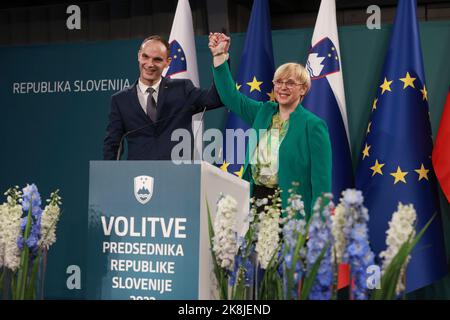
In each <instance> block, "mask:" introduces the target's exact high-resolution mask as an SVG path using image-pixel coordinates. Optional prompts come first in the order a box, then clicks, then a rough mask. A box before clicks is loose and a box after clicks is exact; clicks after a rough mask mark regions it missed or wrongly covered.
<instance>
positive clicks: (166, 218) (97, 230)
mask: <svg viewBox="0 0 450 320" xmlns="http://www.w3.org/2000/svg"><path fill="white" fill-rule="evenodd" d="M220 193H224V194H228V195H230V196H232V197H234V198H235V199H236V201H237V202H238V222H237V225H238V226H239V227H240V229H239V230H238V233H239V234H240V235H244V234H245V232H246V230H247V229H248V223H247V224H246V223H245V216H246V215H247V214H248V210H249V183H248V182H247V181H245V180H242V179H240V178H238V177H236V176H234V175H231V174H229V173H227V172H223V171H222V170H220V169H219V168H217V167H215V166H212V165H210V164H208V163H206V162H201V163H198V164H180V165H176V164H173V163H172V162H171V161H91V162H90V172H89V218H88V247H87V251H86V252H87V271H86V280H87V281H86V298H87V299H102V300H103V299H112V300H116V299H127V300H128V299H133V300H153V299H171V300H172V299H174V300H175V299H182V300H196V299H215V298H217V296H216V291H215V289H214V281H215V280H214V274H213V271H212V270H213V265H212V258H211V253H210V249H209V233H208V213H207V206H206V203H208V205H209V208H210V212H211V218H212V219H214V216H215V213H216V203H217V200H218V199H219V196H220Z"/></svg>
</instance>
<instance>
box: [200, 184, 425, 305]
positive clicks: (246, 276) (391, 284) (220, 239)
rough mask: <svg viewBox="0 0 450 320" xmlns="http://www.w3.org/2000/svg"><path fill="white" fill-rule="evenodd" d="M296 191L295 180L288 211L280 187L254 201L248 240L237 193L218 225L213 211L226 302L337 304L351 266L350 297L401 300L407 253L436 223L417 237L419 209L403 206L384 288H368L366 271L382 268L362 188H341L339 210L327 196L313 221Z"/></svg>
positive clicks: (392, 234)
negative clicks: (340, 276)
mask: <svg viewBox="0 0 450 320" xmlns="http://www.w3.org/2000/svg"><path fill="white" fill-rule="evenodd" d="M297 187H298V183H293V187H292V189H290V190H288V191H289V193H290V197H289V199H288V206H287V208H286V209H285V210H282V209H281V200H280V193H281V191H280V190H276V191H275V194H274V195H273V196H269V198H268V199H252V200H251V208H250V212H249V214H248V221H249V223H250V224H249V229H248V232H247V234H246V235H245V237H244V238H239V237H238V236H237V233H236V228H235V225H234V221H235V217H236V214H237V209H236V207H237V206H236V201H235V200H234V199H233V198H232V197H231V196H229V195H221V197H220V199H219V201H218V203H217V212H216V216H215V219H214V223H212V222H211V216H210V213H209V208H208V214H209V222H210V241H211V253H212V256H213V261H214V266H215V268H214V273H215V275H216V279H218V284H219V288H220V290H219V291H220V293H221V294H220V298H221V299H229V298H230V299H299V300H306V299H311V300H330V299H337V270H338V266H339V264H341V263H344V264H348V265H349V267H350V268H349V269H350V283H351V285H350V286H349V290H350V295H349V297H350V299H352V300H365V299H369V298H371V299H395V298H396V297H397V296H398V295H399V294H401V292H403V291H404V290H405V270H406V266H407V264H408V262H409V259H410V257H409V254H410V252H411V250H412V248H413V247H414V246H415V244H416V243H417V241H418V240H419V239H420V237H421V235H422V234H423V233H424V232H425V230H426V228H427V227H428V225H429V224H430V223H431V220H430V221H429V222H428V223H427V225H426V226H425V227H424V228H423V229H422V230H421V231H420V232H419V233H418V235H417V236H415V220H416V214H415V210H414V207H413V206H412V205H403V204H401V203H400V204H399V207H398V210H397V211H396V212H394V214H393V216H392V220H391V222H390V223H389V230H388V231H387V232H386V233H387V238H386V244H387V249H386V250H385V251H383V252H381V253H380V255H379V258H380V259H379V260H380V262H381V268H382V277H381V285H380V286H377V287H378V288H380V289H375V290H373V289H371V290H370V289H369V288H368V285H367V283H368V278H369V274H368V270H369V267H371V266H376V264H375V261H376V257H375V255H374V253H373V252H372V250H371V248H370V241H369V240H370V239H369V235H368V227H367V224H368V221H369V213H368V210H367V208H365V207H364V204H363V202H364V198H363V195H362V193H361V191H358V190H355V189H347V190H345V191H343V192H342V196H341V198H340V201H339V203H338V205H337V206H336V207H335V205H334V203H333V201H332V198H333V196H332V195H331V194H323V195H322V196H320V197H318V198H317V200H316V202H315V204H314V206H313V210H312V213H311V216H310V217H309V219H308V218H307V216H306V214H305V211H304V205H303V201H302V198H301V196H300V195H299V194H297V193H296V190H297ZM261 209H263V210H261ZM212 226H214V227H212ZM229 293H230V294H229Z"/></svg>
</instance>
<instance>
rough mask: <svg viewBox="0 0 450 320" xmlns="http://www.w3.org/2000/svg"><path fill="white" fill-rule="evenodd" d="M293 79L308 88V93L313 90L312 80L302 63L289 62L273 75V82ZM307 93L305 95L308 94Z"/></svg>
mask: <svg viewBox="0 0 450 320" xmlns="http://www.w3.org/2000/svg"><path fill="white" fill-rule="evenodd" d="M290 77H293V78H294V79H296V80H297V81H298V82H299V83H301V84H303V85H304V86H305V87H306V93H308V91H309V89H310V88H311V78H310V77H309V73H308V71H306V69H305V67H304V66H302V65H301V64H300V63H295V62H288V63H285V64H282V65H281V66H279V67H278V69H277V70H276V71H275V74H274V75H273V81H277V80H280V79H286V78H290ZM306 93H305V94H306Z"/></svg>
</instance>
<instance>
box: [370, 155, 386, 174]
mask: <svg viewBox="0 0 450 320" xmlns="http://www.w3.org/2000/svg"><path fill="white" fill-rule="evenodd" d="M383 167H384V163H378V159H376V160H375V164H374V165H373V166H372V167H370V169H371V170H372V171H373V173H372V177H373V176H374V175H375V174H377V173H378V174H381V175H383V171H381V168H383Z"/></svg>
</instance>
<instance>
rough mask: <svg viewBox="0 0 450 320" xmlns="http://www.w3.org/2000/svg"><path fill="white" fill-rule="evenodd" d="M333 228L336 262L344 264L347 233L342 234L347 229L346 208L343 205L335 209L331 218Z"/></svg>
mask: <svg viewBox="0 0 450 320" xmlns="http://www.w3.org/2000/svg"><path fill="white" fill-rule="evenodd" d="M331 220H332V228H331V233H332V234H333V237H334V250H333V252H334V254H335V255H336V262H337V263H342V259H343V257H344V253H345V248H346V245H347V241H346V239H345V233H344V232H342V230H344V227H345V222H346V219H345V208H344V206H343V205H342V204H339V205H338V206H336V208H335V209H334V215H332V216H331Z"/></svg>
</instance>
